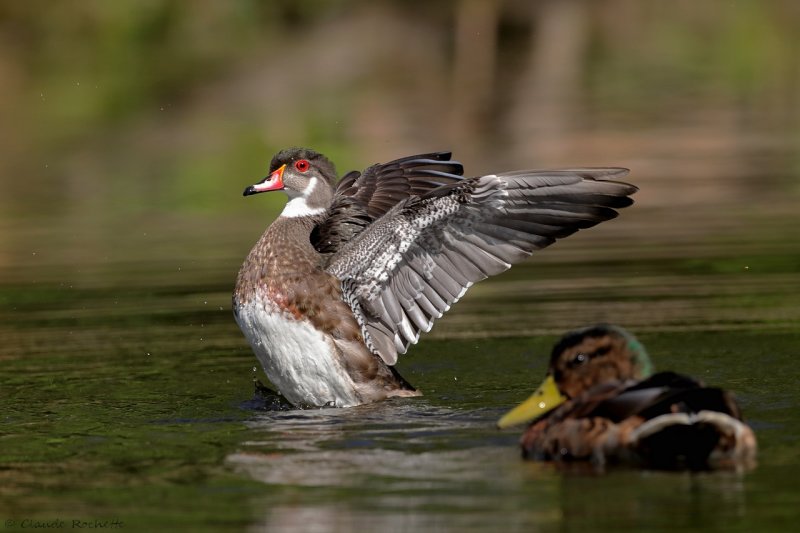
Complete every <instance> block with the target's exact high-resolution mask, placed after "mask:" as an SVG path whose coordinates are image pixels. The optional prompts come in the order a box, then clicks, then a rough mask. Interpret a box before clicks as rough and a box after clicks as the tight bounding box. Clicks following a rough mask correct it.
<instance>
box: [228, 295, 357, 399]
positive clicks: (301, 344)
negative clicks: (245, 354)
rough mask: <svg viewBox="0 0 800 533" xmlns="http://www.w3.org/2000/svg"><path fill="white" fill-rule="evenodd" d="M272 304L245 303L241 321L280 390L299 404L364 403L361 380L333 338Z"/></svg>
mask: <svg viewBox="0 0 800 533" xmlns="http://www.w3.org/2000/svg"><path fill="white" fill-rule="evenodd" d="M271 307H272V306H271V304H267V306H265V305H264V304H263V303H262V302H261V301H260V300H258V299H256V300H253V301H250V302H249V303H246V304H244V305H242V306H241V307H239V309H238V312H237V314H236V322H237V323H238V324H239V327H240V328H241V330H242V332H243V333H244V336H245V337H246V338H247V341H248V342H249V343H250V346H252V347H253V351H254V352H255V354H256V357H258V360H259V361H260V362H261V366H262V367H264V372H265V373H266V374H267V377H268V378H269V380H270V381H271V382H272V384H273V385H275V386H276V387H278V390H279V391H280V393H281V394H283V396H285V397H286V399H287V400H289V401H290V402H292V403H293V404H294V405H298V406H318V407H322V406H325V405H335V406H336V407H350V406H353V405H359V404H360V403H361V402H360V401H359V399H358V396H357V395H356V392H355V384H354V383H353V380H352V379H351V378H350V376H349V375H348V374H347V373H346V372H345V371H344V369H343V368H342V367H341V365H340V364H339V363H338V361H337V359H336V357H335V354H334V345H333V342H332V341H331V340H330V339H328V338H326V337H325V336H324V335H323V334H322V333H321V332H320V331H318V330H316V329H314V327H313V326H312V325H311V324H310V323H309V322H307V321H305V320H295V319H294V317H292V316H290V315H288V314H287V313H284V312H281V311H277V310H275V311H272V310H271V309H270V308H271Z"/></svg>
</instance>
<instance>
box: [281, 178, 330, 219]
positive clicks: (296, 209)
mask: <svg viewBox="0 0 800 533" xmlns="http://www.w3.org/2000/svg"><path fill="white" fill-rule="evenodd" d="M316 186H317V178H311V181H310V182H309V183H308V187H306V188H305V190H304V191H303V194H302V195H300V196H295V197H294V198H292V197H291V196H290V197H289V203H287V204H286V207H284V208H283V211H282V212H281V216H282V217H288V218H296V217H308V216H312V215H321V214H322V213H324V212H325V208H324V207H309V206H308V203H307V202H306V200H307V199H308V197H309V196H310V195H311V192H312V191H313V190H314V188H315V187H316Z"/></svg>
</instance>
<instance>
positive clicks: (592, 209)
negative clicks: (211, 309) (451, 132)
mask: <svg viewBox="0 0 800 533" xmlns="http://www.w3.org/2000/svg"><path fill="white" fill-rule="evenodd" d="M626 173H627V170H625V169H622V168H593V169H592V168H584V169H570V170H520V171H514V172H504V173H498V174H487V175H484V176H477V177H474V178H465V177H463V176H462V174H463V168H462V166H461V164H460V163H458V162H457V161H452V160H451V159H450V153H448V152H435V153H429V154H420V155H416V156H411V157H405V158H402V159H397V160H395V161H391V162H389V163H385V164H379V165H373V166H371V167H369V168H367V169H366V170H364V171H363V172H349V173H347V174H345V175H344V176H343V177H342V179H341V180H338V181H337V175H336V171H335V169H334V166H333V164H332V163H331V162H330V161H329V160H328V159H327V158H326V157H325V156H323V155H322V154H320V153H318V152H315V151H313V150H309V149H306V148H292V149H288V150H283V151H281V152H279V153H278V154H277V155H276V156H275V157H274V158H273V159H272V163H271V164H270V168H269V175H268V176H267V177H266V178H264V179H263V180H262V181H260V182H259V183H256V184H255V185H251V186H249V187H247V189H245V191H244V194H245V196H250V195H254V194H257V193H266V192H270V191H282V192H284V193H286V194H287V195H288V196H289V202H288V203H287V204H286V207H285V208H284V209H283V211H282V212H281V215H280V216H279V217H278V218H277V220H275V221H274V222H273V223H272V224H271V225H270V226H269V227H268V228H267V230H266V231H265V232H264V234H263V235H262V236H261V238H260V239H259V240H258V242H257V243H256V244H255V246H254V247H253V249H252V250H251V251H250V254H249V255H248V256H247V258H246V259H245V261H244V263H243V264H242V267H241V269H240V270H239V275H238V277H237V279H236V288H235V290H234V295H233V311H234V316H235V318H236V322H237V323H238V324H239V327H240V328H241V330H242V332H243V333H244V335H245V337H246V338H247V340H248V341H249V343H250V345H251V346H252V348H253V351H254V352H255V354H256V356H257V357H258V359H259V361H260V362H261V364H262V366H263V367H264V371H265V372H266V374H267V376H268V377H269V379H270V381H271V382H272V384H273V385H275V386H276V387H277V388H278V389H279V391H280V393H281V394H282V395H283V396H284V397H285V398H286V399H288V400H289V401H290V402H291V403H292V404H294V405H295V406H308V407H321V406H334V407H350V406H354V405H360V404H363V403H368V402H374V401H377V400H382V399H384V398H388V397H392V396H418V395H419V394H420V392H419V391H418V390H417V389H416V388H415V387H413V386H412V385H411V384H409V383H408V382H407V381H406V380H405V379H403V377H402V376H400V374H399V373H398V372H397V370H396V369H395V367H394V365H395V363H396V362H397V358H398V355H399V354H402V353H405V351H406V350H407V349H408V348H409V346H411V345H412V344H414V343H416V342H417V340H418V339H419V336H420V333H422V332H426V331H429V330H430V329H431V327H432V326H433V322H434V321H435V320H436V319H437V318H439V317H441V316H442V314H443V313H445V312H446V311H447V310H448V309H450V306H451V305H452V304H454V303H455V302H456V301H458V299H459V298H461V296H463V294H464V293H465V292H466V291H467V289H469V287H470V286H471V285H472V284H474V283H476V282H478V281H480V280H482V279H485V278H486V277H488V276H492V275H495V274H499V273H500V272H503V271H505V270H507V269H508V268H510V267H511V265H513V264H515V263H518V262H520V261H522V260H524V259H526V258H527V257H529V256H530V255H531V254H532V253H534V252H535V251H536V250H539V249H541V248H544V247H546V246H549V245H550V244H552V243H554V242H555V241H556V240H557V239H561V238H564V237H567V236H568V235H571V234H573V233H575V232H576V231H578V230H580V229H583V228H589V227H592V226H594V225H595V224H599V223H600V222H603V221H604V220H609V219H611V218H614V217H616V216H617V211H616V210H617V209H619V208H622V207H626V206H628V205H630V204H631V203H632V200H631V199H630V198H629V195H631V194H633V193H634V192H635V191H636V187H634V186H633V185H629V184H627V183H624V182H621V181H616V178H619V177H622V176H624V175H625V174H626Z"/></svg>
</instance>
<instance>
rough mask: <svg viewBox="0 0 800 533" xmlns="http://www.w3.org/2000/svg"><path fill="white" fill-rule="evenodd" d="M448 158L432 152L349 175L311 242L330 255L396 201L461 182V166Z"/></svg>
mask: <svg viewBox="0 0 800 533" xmlns="http://www.w3.org/2000/svg"><path fill="white" fill-rule="evenodd" d="M451 156H452V154H451V153H450V152H431V153H427V154H419V155H413V156H409V157H404V158H401V159H396V160H394V161H390V162H388V163H383V164H379V165H372V166H371V167H369V168H367V169H366V170H364V171H363V172H358V171H351V172H348V173H347V174H345V175H344V176H343V177H342V179H341V180H340V181H339V183H338V185H337V186H336V191H335V192H334V198H333V202H332V204H331V206H330V209H329V210H328V216H327V218H326V219H325V220H323V221H322V222H321V223H320V224H318V225H317V226H316V227H315V228H314V230H313V232H312V235H311V243H312V244H313V245H314V247H315V248H316V249H317V251H318V252H320V253H321V254H325V255H329V254H333V253H335V252H336V251H337V250H338V249H339V247H341V246H342V245H343V244H344V243H346V242H348V241H349V240H352V239H353V238H354V237H355V236H356V235H358V234H359V233H361V232H362V231H364V229H365V228H366V227H367V226H368V225H369V224H370V223H371V222H373V221H374V220H376V219H378V218H380V217H381V216H383V215H384V214H386V212H388V211H389V210H390V209H392V208H393V207H394V206H395V205H397V204H398V203H399V202H402V201H403V200H406V199H408V198H410V197H412V196H422V195H425V194H427V193H428V192H430V191H431V190H434V189H436V188H439V187H442V186H444V185H451V184H455V183H458V182H460V181H461V180H463V179H464V178H463V176H462V174H463V173H464V167H463V166H462V165H461V163H459V162H458V161H452V160H451Z"/></svg>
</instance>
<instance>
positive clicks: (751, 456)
mask: <svg viewBox="0 0 800 533" xmlns="http://www.w3.org/2000/svg"><path fill="white" fill-rule="evenodd" d="M531 420H532V421H533V422H532V424H531V425H530V426H529V427H528V429H527V431H526V432H525V433H524V435H523V436H522V440H521V446H522V453H523V456H524V457H526V458H529V459H535V460H550V461H591V462H592V463H594V464H595V465H605V464H608V463H627V464H632V465H636V466H644V467H652V468H658V469H691V470H706V469H712V468H737V469H738V468H747V467H750V466H752V465H753V464H754V460H755V456H756V438H755V435H754V434H753V431H752V430H751V429H750V427H749V426H747V425H746V424H745V423H744V422H742V415H741V411H740V409H739V406H738V405H737V403H736V401H735V400H734V397H733V395H732V394H731V393H729V392H727V391H724V390H722V389H719V388H715V387H706V386H705V385H703V384H702V383H701V382H700V381H697V380H695V379H692V378H690V377H688V376H684V375H681V374H676V373H674V372H659V373H656V374H653V373H652V363H651V361H650V358H649V356H648V354H647V351H646V350H645V348H644V347H643V346H642V344H641V343H640V342H639V341H638V340H637V339H636V338H635V337H634V336H633V335H631V334H630V333H629V332H627V331H625V330H624V329H622V328H620V327H616V326H611V325H597V326H591V327H588V328H584V329H579V330H575V331H572V332H569V333H567V334H566V335H565V336H564V337H563V338H562V339H561V340H560V341H559V342H558V343H557V344H556V345H555V347H554V348H553V352H552V355H551V358H550V366H549V370H548V373H547V377H546V378H545V380H544V382H543V383H542V385H541V386H540V387H539V388H538V389H537V390H536V392H534V393H533V394H532V395H531V396H530V397H529V398H528V399H527V400H525V401H524V402H523V403H522V404H520V405H519V406H517V407H515V408H514V409H512V410H511V411H509V412H508V413H507V414H506V415H505V416H503V418H501V419H500V421H499V422H498V426H499V427H501V428H504V427H509V426H513V425H516V424H521V423H525V422H529V421H531Z"/></svg>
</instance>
